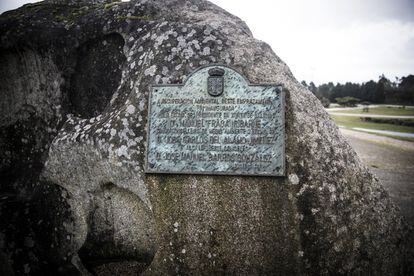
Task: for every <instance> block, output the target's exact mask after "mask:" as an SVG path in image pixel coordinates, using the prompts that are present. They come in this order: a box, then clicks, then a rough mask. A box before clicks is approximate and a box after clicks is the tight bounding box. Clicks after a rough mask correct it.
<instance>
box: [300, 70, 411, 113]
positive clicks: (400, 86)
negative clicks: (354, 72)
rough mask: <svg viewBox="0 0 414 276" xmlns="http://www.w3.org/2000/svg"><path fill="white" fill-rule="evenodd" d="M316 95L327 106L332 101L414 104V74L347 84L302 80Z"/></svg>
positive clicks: (340, 102)
mask: <svg viewBox="0 0 414 276" xmlns="http://www.w3.org/2000/svg"><path fill="white" fill-rule="evenodd" d="M302 85H304V86H305V87H307V88H308V89H309V90H310V91H311V92H312V93H313V94H315V96H316V97H317V98H318V99H319V100H320V101H321V102H322V104H323V105H324V106H325V107H327V106H329V104H330V103H339V104H342V103H343V102H348V101H350V102H357V103H358V102H360V103H366V104H398V105H414V75H408V76H406V77H402V78H395V81H391V80H389V79H387V78H386V77H385V76H384V75H381V76H380V77H379V79H378V81H373V80H370V81H368V82H365V83H362V84H360V83H352V82H347V83H345V84H340V83H337V84H336V85H335V84H333V83H332V82H328V83H324V84H321V85H319V86H316V85H315V84H314V83H313V82H310V83H309V84H307V83H306V81H302Z"/></svg>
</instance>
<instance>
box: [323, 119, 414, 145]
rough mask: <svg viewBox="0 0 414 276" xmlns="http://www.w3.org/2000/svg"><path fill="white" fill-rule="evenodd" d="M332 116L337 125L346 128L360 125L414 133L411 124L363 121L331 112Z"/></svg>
mask: <svg viewBox="0 0 414 276" xmlns="http://www.w3.org/2000/svg"><path fill="white" fill-rule="evenodd" d="M331 117H332V119H333V120H334V121H335V123H336V124H337V125H339V126H342V127H345V128H349V129H352V128H354V127H360V128H367V129H376V130H388V131H397V132H405V133H414V127H409V126H399V125H393V124H379V123H372V122H363V121H361V119H360V118H359V117H350V116H335V115H334V114H331ZM367 133H370V134H374V135H379V136H387V137H391V138H395V139H398V140H403V141H410V142H414V139H413V138H407V137H399V136H394V135H387V134H377V133H372V132H367Z"/></svg>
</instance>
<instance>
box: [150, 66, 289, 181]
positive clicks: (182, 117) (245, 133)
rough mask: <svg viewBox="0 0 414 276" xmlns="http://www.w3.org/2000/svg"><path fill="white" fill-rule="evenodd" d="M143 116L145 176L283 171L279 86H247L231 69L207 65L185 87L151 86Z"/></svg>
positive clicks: (281, 107)
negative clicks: (146, 122)
mask: <svg viewBox="0 0 414 276" xmlns="http://www.w3.org/2000/svg"><path fill="white" fill-rule="evenodd" d="M148 112H149V114H148V118H149V126H148V136H147V137H148V138H147V139H148V145H147V160H146V172H148V173H178V174H227V175H263V176H282V175H284V173H285V165H284V164H285V153H284V151H285V144H284V143H285V126H284V96H283V92H282V89H281V86H278V85H271V84H263V85H251V84H249V83H248V81H247V80H246V79H245V78H244V77H243V76H242V75H241V74H240V73H238V72H237V71H235V70H234V69H232V68H229V67H227V66H223V65H214V66H211V65H210V66H207V67H201V68H200V69H198V70H196V71H195V72H194V73H193V74H191V75H190V76H189V77H188V78H187V80H186V82H185V84H184V85H154V86H153V87H152V88H151V91H150V97H149V111H148Z"/></svg>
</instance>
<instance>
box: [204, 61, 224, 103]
mask: <svg viewBox="0 0 414 276" xmlns="http://www.w3.org/2000/svg"><path fill="white" fill-rule="evenodd" d="M208 74H209V77H208V79H207V91H208V94H210V95H211V96H213V97H217V96H220V95H221V94H223V90H224V78H223V75H224V70H223V69H221V68H217V67H216V68H212V69H210V70H208Z"/></svg>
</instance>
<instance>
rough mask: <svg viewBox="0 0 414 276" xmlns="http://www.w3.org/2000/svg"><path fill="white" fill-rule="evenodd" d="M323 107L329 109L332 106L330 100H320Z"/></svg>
mask: <svg viewBox="0 0 414 276" xmlns="http://www.w3.org/2000/svg"><path fill="white" fill-rule="evenodd" d="M319 100H320V101H321V103H322V105H323V107H325V108H329V106H330V105H331V101H329V99H328V98H325V97H322V98H320V99H319Z"/></svg>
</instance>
